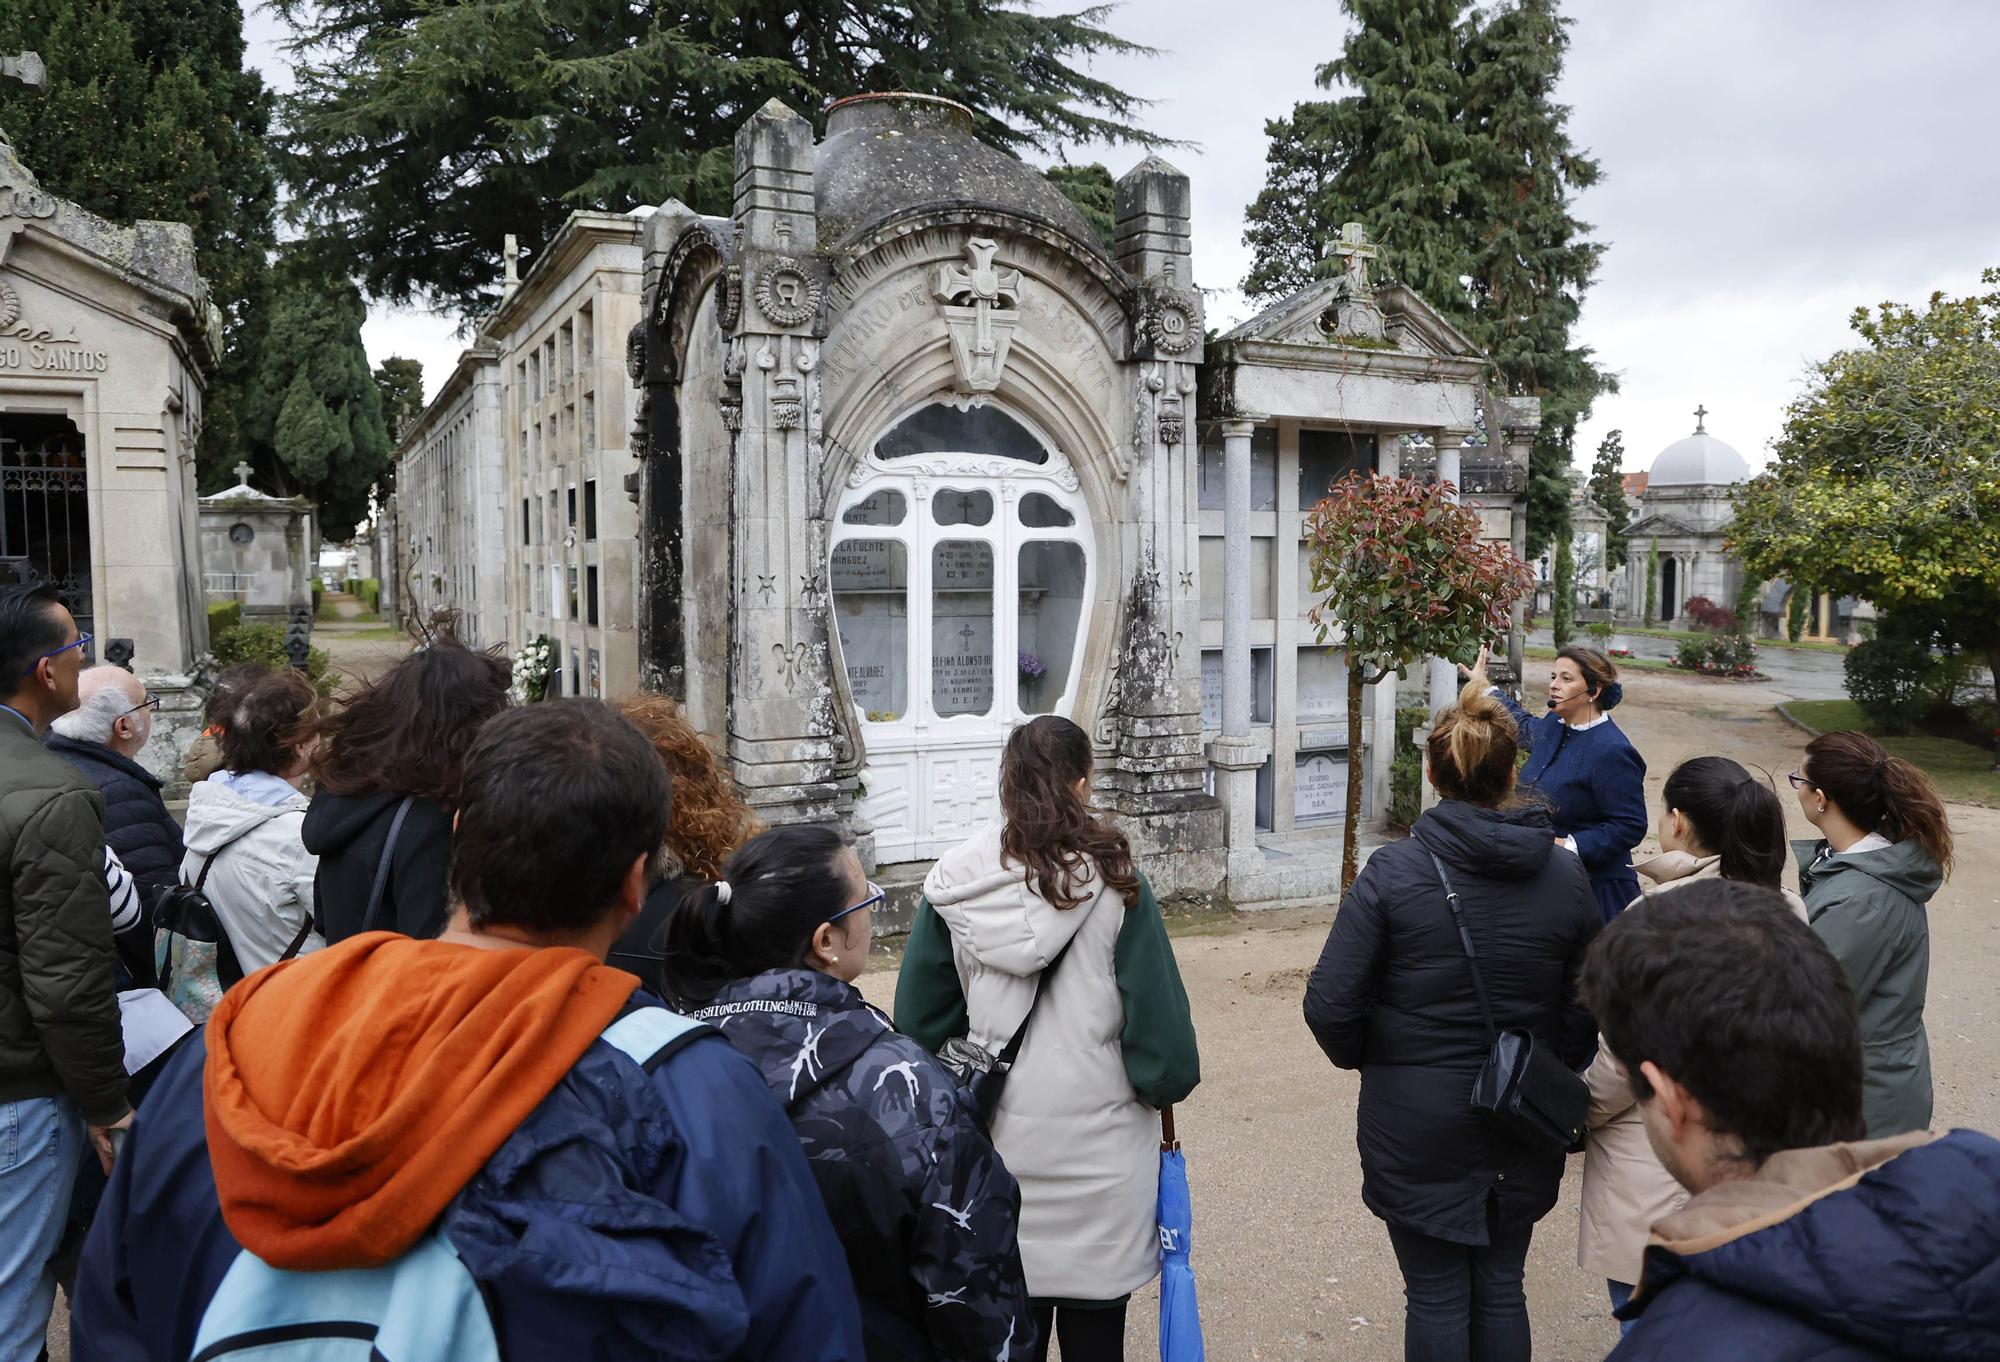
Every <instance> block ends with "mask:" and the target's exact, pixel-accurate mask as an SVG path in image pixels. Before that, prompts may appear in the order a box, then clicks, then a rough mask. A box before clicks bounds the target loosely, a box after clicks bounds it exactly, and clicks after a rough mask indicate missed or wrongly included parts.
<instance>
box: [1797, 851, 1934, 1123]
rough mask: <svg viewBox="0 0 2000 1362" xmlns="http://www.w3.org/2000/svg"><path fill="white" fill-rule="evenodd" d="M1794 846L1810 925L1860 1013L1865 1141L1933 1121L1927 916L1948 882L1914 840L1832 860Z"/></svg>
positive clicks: (1929, 963) (1929, 939)
mask: <svg viewBox="0 0 2000 1362" xmlns="http://www.w3.org/2000/svg"><path fill="white" fill-rule="evenodd" d="M1825 847H1826V844H1825V843H1824V842H1794V843H1792V851H1793V853H1794V854H1795V855H1796V856H1797V857H1798V861H1799V889H1800V891H1801V892H1802V893H1803V894H1804V895H1805V900H1806V917H1807V920H1808V921H1809V922H1811V923H1812V928H1813V930H1814V931H1815V932H1818V933H1819V937H1820V940H1822V941H1824V942H1826V944H1827V946H1828V947H1829V948H1830V949H1831V950H1832V951H1833V954H1834V958H1835V959H1837V960H1839V961H1840V967H1841V969H1842V970H1844V971H1845V972H1846V974H1847V983H1848V986H1849V987H1850V988H1852V989H1853V990H1854V1002H1855V1005H1856V1006H1857V1007H1859V1008H1860V1009H1861V1044H1862V1054H1863V1059H1864V1061H1865V1063H1866V1071H1865V1075H1864V1081H1865V1087H1864V1089H1863V1099H1864V1102H1865V1104H1866V1109H1867V1114H1868V1138H1869V1139H1871V1140H1880V1139H1886V1138H1888V1137H1889V1136H1891V1135H1901V1134H1903V1133H1904V1132H1906V1131H1911V1130H1923V1129H1925V1128H1927V1127H1928V1126H1929V1125H1930V1123H1931V1047H1930V1040H1929V1039H1928V1037H1926V1036H1925V1035H1924V992H1925V989H1926V987H1927V986H1928V984H1929V982H1930V972H1931V929H1930V920H1929V917H1928V916H1927V914H1926V912H1925V908H1926V905H1928V904H1929V903H1930V900H1931V896H1932V895H1933V894H1935V893H1937V891H1938V886H1939V885H1941V884H1943V883H1944V876H1943V874H1942V873H1941V872H1940V871H1939V870H1938V866H1937V862H1935V861H1933V860H1932V859H1931V858H1930V854H1929V853H1928V852H1926V851H1925V850H1924V849H1923V848H1922V847H1921V846H1919V845H1917V843H1915V842H1913V841H1902V842H1897V843H1895V844H1894V845H1892V846H1888V847H1885V848H1883V849H1882V850H1880V851H1862V852H1847V853H1833V854H1828V855H1826V856H1824V857H1822V856H1821V854H1820V853H1821V852H1822V851H1824V850H1825Z"/></svg>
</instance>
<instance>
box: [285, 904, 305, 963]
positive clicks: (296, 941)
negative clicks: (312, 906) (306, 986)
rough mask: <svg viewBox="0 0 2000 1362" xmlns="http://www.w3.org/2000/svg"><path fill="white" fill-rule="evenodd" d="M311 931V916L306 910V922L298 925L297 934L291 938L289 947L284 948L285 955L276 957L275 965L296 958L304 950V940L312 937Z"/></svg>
mask: <svg viewBox="0 0 2000 1362" xmlns="http://www.w3.org/2000/svg"><path fill="white" fill-rule="evenodd" d="M312 929H313V915H312V913H311V911H310V910H308V911H307V913H306V920H305V921H304V922H301V923H300V924H299V934H298V935H297V936H295V937H293V938H292V944H291V945H289V946H287V947H285V953H284V954H283V955H281V956H279V957H278V960H277V963H279V964H283V963H284V962H285V961H287V960H290V959H291V958H292V957H294V956H296V955H297V954H298V953H299V952H300V951H301V950H303V949H305V944H306V938H307V937H309V936H311V935H312Z"/></svg>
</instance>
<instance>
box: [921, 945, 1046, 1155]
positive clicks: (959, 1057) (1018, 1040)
mask: <svg viewBox="0 0 2000 1362" xmlns="http://www.w3.org/2000/svg"><path fill="white" fill-rule="evenodd" d="M1075 944H1076V938H1075V937H1073V936H1072V937H1071V938H1070V939H1069V941H1068V942H1067V943H1065V944H1064V946H1063V948H1062V949H1061V950H1059V951H1057V952H1056V958H1055V959H1053V960H1051V961H1049V964H1048V968H1046V969H1044V970H1043V971H1042V972H1041V975H1040V976H1039V977H1038V978H1037V979H1036V980H1035V997H1034V1001H1033V1002H1031V1003H1029V1004H1028V1015H1027V1016H1025V1017H1023V1018H1021V1024H1020V1025H1019V1026H1017V1027H1015V1028H1014V1034H1013V1036H1012V1038H1011V1039H1009V1040H1008V1042H1007V1044H1006V1047H1005V1048H1004V1049H1002V1050H1001V1051H1000V1053H999V1054H998V1055H995V1054H994V1053H993V1052H992V1051H990V1050H988V1049H986V1048H985V1047H984V1046H981V1045H975V1044H974V1043H973V1041H972V1038H971V1037H970V1036H953V1037H952V1038H951V1039H950V1040H948V1041H946V1042H945V1043H944V1045H943V1047H942V1048H940V1049H939V1050H938V1056H937V1057H938V1062H939V1063H941V1064H943V1065H944V1067H945V1068H947V1069H949V1070H951V1072H952V1076H953V1077H955V1078H957V1079H958V1084H959V1086H960V1087H961V1088H964V1089H965V1092H966V1095H967V1096H968V1097H970V1098H971V1099H972V1106H973V1110H974V1112H975V1114H977V1116H978V1117H979V1128H980V1129H981V1130H988V1129H991V1128H992V1125H993V1114H994V1113H995V1112H997V1111H999V1110H1000V1094H1001V1092H1002V1091H1003V1090H1004V1089H1005V1088H1006V1086H1007V1075H1008V1073H1009V1072H1010V1071H1011V1070H1012V1069H1013V1067H1014V1061H1015V1060H1016V1059H1018V1058H1020V1055H1021V1045H1022V1043H1023V1042H1024V1041H1026V1040H1027V1039H1028V1023H1029V1022H1031V1021H1033V1020H1034V1019H1035V1009H1036V1008H1038V1007H1040V1006H1041V1005H1042V994H1043V992H1045V991H1046V990H1047V988H1048V986H1049V980H1050V979H1052V978H1054V977H1055V972H1056V971H1057V970H1058V969H1060V968H1062V962H1063V958H1064V957H1065V956H1067V955H1068V954H1069V948H1070V947H1071V946H1073V945H1075Z"/></svg>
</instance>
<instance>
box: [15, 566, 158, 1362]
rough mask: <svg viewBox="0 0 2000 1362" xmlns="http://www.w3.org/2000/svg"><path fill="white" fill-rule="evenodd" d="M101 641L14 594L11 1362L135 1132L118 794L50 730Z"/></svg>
mask: <svg viewBox="0 0 2000 1362" xmlns="http://www.w3.org/2000/svg"><path fill="white" fill-rule="evenodd" d="M89 647H90V635H88V634H85V633H82V632H80V631H79V630H78V629H77V627H76V621H75V620H74V619H73V618H71V616H70V613H69V611H68V610H66V609H64V608H63V605H62V603H61V602H60V601H59V600H58V599H57V598H56V593H55V592H54V590H52V589H51V588H49V587H47V586H25V587H24V586H13V587H6V588H0V866H4V867H5V871H4V873H0V1135H4V1137H5V1139H4V1145H5V1148H4V1149H0V1154H5V1155H7V1157H4V1158H0V1225H4V1226H5V1227H6V1230H5V1233H0V1362H16V1359H19V1362H28V1360H29V1359H32V1358H34V1357H35V1356H36V1355H37V1354H38V1353H39V1352H40V1351H41V1349H42V1346H43V1340H44V1336H45V1334H46V1332H47V1329H48V1320H49V1310H50V1308H51V1306H52V1305H53V1304H54V1301H55V1278H54V1276H53V1274H52V1272H51V1271H50V1266H49V1260H50V1257H51V1255H52V1254H53V1253H54V1251H55V1249H56V1245H57V1242H58V1240H59V1239H60V1237H61V1234H62V1229H63V1224H64V1220H65V1218H66V1217H67V1215H68V1211H69V1196H70V1187H71V1185H72V1183H73V1182H74V1181H75V1178H76V1169H77V1163H78V1161H79V1160H80V1159H81V1158H82V1156H83V1144H84V1137H85V1134H86V1131H87V1132H88V1135H89V1138H90V1142H91V1144H92V1145H93V1146H95V1148H96V1150H97V1156H98V1158H99V1160H100V1161H101V1162H102V1163H103V1165H104V1167H105V1169H106V1170H107V1171H109V1169H110V1167H111V1148H112V1146H111V1132H112V1131H113V1130H119V1129H123V1128H125V1127H127V1126H129V1125H130V1124H131V1121H132V1109H131V1107H130V1106H129V1105H128V1104H127V1102H126V1099H125V1041H124V1038H123V1033H122V1031H121V1029H120V1026H119V1018H118V992H117V978H116V976H117V968H116V956H115V954H114V951H113V948H112V944H111V909H110V900H109V898H108V895H107V892H106V889H105V883H104V796H103V795H102V794H100V793H99V792H98V790H97V787H96V786H95V785H92V784H91V783H90V782H89V781H87V780H85V779H84V778H83V777H82V776H81V775H79V774H78V773H77V772H76V770H75V769H74V768H72V767H71V766H70V765H69V764H68V763H67V762H65V761H63V760H62V758H60V757H58V756H56V755H55V754H54V753H53V752H50V751H49V750H48V749H47V748H45V747H43V746H42V741H41V739H42V734H43V733H44V732H45V731H46V730H47V729H48V726H49V725H50V724H51V723H52V722H54V720H55V719H57V718H58V717H59V716H61V715H63V714H66V713H68V712H69V711H70V710H73V709H75V708H76V706H77V679H78V676H79V674H80V673H81V672H82V671H83V669H84V665H85V662H86V657H85V653H86V651H87V650H88V649H89Z"/></svg>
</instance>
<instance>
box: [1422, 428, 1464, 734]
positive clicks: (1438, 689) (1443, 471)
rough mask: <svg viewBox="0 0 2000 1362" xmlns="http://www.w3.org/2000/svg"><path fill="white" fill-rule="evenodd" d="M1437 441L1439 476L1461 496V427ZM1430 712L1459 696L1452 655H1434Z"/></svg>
mask: <svg viewBox="0 0 2000 1362" xmlns="http://www.w3.org/2000/svg"><path fill="white" fill-rule="evenodd" d="M1435 439H1436V442H1437V480H1438V481H1439V482H1448V483H1450V484H1451V486H1452V492H1451V499H1452V500H1453V501H1457V500H1459V490H1458V489H1459V480H1460V478H1461V476H1462V472H1461V469H1460V465H1459V449H1460V447H1461V446H1462V445H1464V443H1465V432H1464V431H1462V430H1441V431H1439V432H1437V435H1436V437H1435ZM1430 689H1431V697H1430V698H1431V713H1432V714H1433V715H1435V714H1436V713H1437V712H1438V711H1439V710H1441V709H1443V708H1445V707H1446V706H1447V705H1449V704H1451V703H1452V701H1453V700H1454V699H1456V698H1457V696H1458V664H1457V663H1456V662H1453V661H1452V660H1451V659H1449V658H1444V657H1434V658H1432V659H1431V686H1430Z"/></svg>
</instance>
